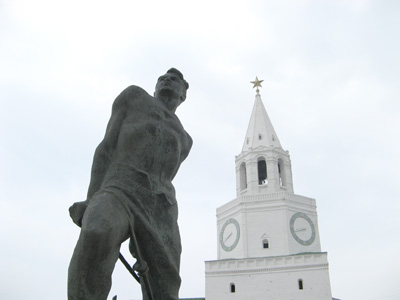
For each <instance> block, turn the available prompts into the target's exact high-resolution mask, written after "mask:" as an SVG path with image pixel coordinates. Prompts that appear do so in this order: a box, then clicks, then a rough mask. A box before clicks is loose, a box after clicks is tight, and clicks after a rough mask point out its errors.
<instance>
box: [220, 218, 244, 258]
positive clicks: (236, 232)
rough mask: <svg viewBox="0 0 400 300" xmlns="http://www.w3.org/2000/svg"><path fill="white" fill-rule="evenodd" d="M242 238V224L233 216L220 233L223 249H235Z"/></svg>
mask: <svg viewBox="0 0 400 300" xmlns="http://www.w3.org/2000/svg"><path fill="white" fill-rule="evenodd" d="M239 238H240V226H239V223H238V221H236V220H235V219H233V218H231V219H229V220H227V221H226V222H225V223H224V225H222V228H221V231H220V233H219V243H220V244H221V247H222V249H224V250H225V251H227V252H229V251H232V250H233V249H235V247H236V246H237V244H238V242H239Z"/></svg>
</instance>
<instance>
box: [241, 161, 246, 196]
mask: <svg viewBox="0 0 400 300" xmlns="http://www.w3.org/2000/svg"><path fill="white" fill-rule="evenodd" d="M239 180H240V190H241V191H243V190H245V189H247V174H246V164H245V163H242V164H241V165H240V169H239Z"/></svg>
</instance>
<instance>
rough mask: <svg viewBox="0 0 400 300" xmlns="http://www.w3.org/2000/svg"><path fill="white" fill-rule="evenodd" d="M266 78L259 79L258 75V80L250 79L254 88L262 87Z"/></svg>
mask: <svg viewBox="0 0 400 300" xmlns="http://www.w3.org/2000/svg"><path fill="white" fill-rule="evenodd" d="M263 81H264V80H258V77H257V76H256V80H255V81H250V83H252V84H254V86H253V89H254V88H255V87H257V86H259V87H262V86H261V82H263ZM257 90H258V89H257Z"/></svg>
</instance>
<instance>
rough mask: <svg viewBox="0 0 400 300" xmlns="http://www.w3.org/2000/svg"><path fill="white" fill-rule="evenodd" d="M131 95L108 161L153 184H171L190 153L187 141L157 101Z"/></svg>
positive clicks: (142, 94)
mask: <svg viewBox="0 0 400 300" xmlns="http://www.w3.org/2000/svg"><path fill="white" fill-rule="evenodd" d="M138 89H139V88H138ZM135 95H136V96H135V97H127V99H126V101H127V105H126V108H127V111H126V116H125V117H124V120H123V122H122V124H121V127H120V130H119V134H118V140H117V144H116V147H115V153H114V154H113V157H112V161H113V162H118V163H124V164H128V165H129V166H131V167H133V168H136V169H138V170H141V171H144V172H146V173H147V174H148V175H149V177H152V178H156V179H157V181H160V182H163V183H168V182H171V180H172V178H173V176H174V175H175V173H176V171H177V169H178V168H179V166H180V164H181V162H182V161H183V160H184V159H185V158H186V156H187V155H188V152H189V151H190V147H191V143H192V141H191V138H190V136H189V135H188V134H187V132H186V131H185V130H184V128H183V126H182V124H181V123H180V121H179V119H178V118H177V116H176V115H175V113H173V112H171V111H169V110H168V109H167V108H166V107H165V106H164V104H163V103H162V102H161V101H160V100H158V99H156V98H154V97H151V96H150V95H148V94H147V93H146V92H145V91H144V90H142V89H140V90H139V92H136V93H135Z"/></svg>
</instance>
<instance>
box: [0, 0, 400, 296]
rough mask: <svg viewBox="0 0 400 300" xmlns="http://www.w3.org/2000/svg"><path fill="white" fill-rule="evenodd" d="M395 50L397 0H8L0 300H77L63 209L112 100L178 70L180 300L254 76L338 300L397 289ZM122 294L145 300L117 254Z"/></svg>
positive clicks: (198, 278) (211, 245)
mask: <svg viewBox="0 0 400 300" xmlns="http://www.w3.org/2000/svg"><path fill="white" fill-rule="evenodd" d="M399 53H400V2H399V1H367V0H365V1H364V0H354V1H353V0H346V1H345V0H343V1H339V0H338V1H323V0H319V1H317V0H315V1H313V0H309V1H285V0H283V1H269V0H268V1H266V0H265V1H261V0H259V1H257V0H246V1H235V0H229V1H228V0H226V1H225V0H203V1H189V0H186V1H177V0H171V1H161V0H154V1H135V0H131V1H122V0H114V1H112V2H111V1H82V0H80V1H72V0H69V1H54V0H48V1H46V0H35V1H28V0H26V1H23V0H13V1H11V0H3V1H0V100H1V107H2V109H1V110H0V114H1V122H2V123H1V135H0V138H1V148H0V151H1V153H0V154H1V156H0V157H1V174H0V176H1V180H0V185H1V186H0V190H1V194H2V195H1V198H0V216H1V219H0V220H1V221H0V222H1V223H0V224H1V227H0V236H1V239H0V247H1V256H0V299H2V300H15V299H43V300H53V299H66V280H67V268H68V264H69V260H70V257H71V254H72V251H73V248H74V246H75V243H76V240H77V237H78V234H79V229H78V228H77V227H76V226H74V224H73V223H72V222H71V220H70V219H69V215H68V207H69V206H70V205H71V204H72V203H73V202H75V201H81V200H84V199H85V196H86V191H87V186H88V182H89V174H90V167H91V163H92V157H93V152H94V149H95V147H96V146H97V144H98V143H99V142H100V141H101V139H102V137H103V135H104V131H105V127H106V124H107V121H108V118H109V116H110V111H111V105H112V102H113V100H114V99H115V97H116V96H117V95H118V94H119V93H120V92H121V91H122V90H123V89H124V88H125V87H127V86H128V85H131V84H135V85H138V86H141V87H143V88H144V89H145V90H147V91H148V92H149V93H153V91H154V86H155V82H156V79H157V78H158V76H159V75H161V74H163V73H165V71H166V70H167V69H168V68H170V67H172V66H173V67H176V68H178V69H180V70H181V71H182V72H183V73H184V75H185V77H186V79H187V80H188V81H189V83H190V89H189V90H188V98H187V101H186V102H185V103H184V104H183V105H182V106H181V107H180V108H179V109H178V111H177V114H178V116H179V117H180V119H181V121H182V123H183V124H184V126H185V128H186V130H187V131H188V132H189V133H190V134H191V136H192V137H193V139H194V146H193V149H192V152H191V155H190V156H189V158H188V159H187V160H186V161H185V162H184V164H183V165H182V167H181V170H180V172H179V174H178V176H177V177H176V179H175V182H174V183H175V186H176V189H177V197H178V201H179V207H180V217H179V223H180V228H181V235H182V243H183V255H182V271H181V275H182V280H183V283H182V288H181V297H197V296H204V261H205V260H213V259H216V255H217V249H216V245H217V233H216V218H215V209H216V208H217V207H219V206H220V205H222V204H224V203H226V202H228V201H230V200H232V199H233V198H234V197H235V188H236V187H235V166H234V157H235V155H237V154H239V153H240V151H241V146H242V143H243V140H244V136H245V133H246V129H247V124H248V121H249V118H250V113H251V109H252V107H253V103H254V96H255V90H253V89H252V85H251V84H250V83H249V81H251V80H254V78H255V77H256V76H258V78H260V79H263V80H264V82H263V88H262V89H261V96H262V99H263V102H264V104H265V106H266V109H267V111H268V114H269V116H270V118H271V120H272V123H273V125H274V127H275V130H276V132H277V134H278V136H279V139H280V141H281V143H282V146H283V147H284V148H285V149H286V150H289V151H290V154H291V159H292V170H293V180H294V189H295V193H297V194H300V195H303V196H308V197H312V198H315V199H316V200H317V205H318V214H319V230H320V237H321V242H322V250H323V251H327V252H328V259H329V263H330V277H331V287H332V292H333V296H334V297H337V298H340V299H343V300H345V299H352V300H361V299H362V300H397V299H399V298H400V285H399V278H400V258H399V257H400V256H399V255H398V254H399V251H400V239H399V238H398V237H399V229H400V218H399V217H398V216H399V212H400V201H399V194H400V188H399V187H400V175H399V174H400V173H399V172H398V169H399V167H400V159H399V153H400V139H399V129H400V126H399V123H400V121H399V120H400V104H399V103H400V101H399V100H400V99H399V95H400V59H399ZM124 251H125V250H124ZM125 253H126V254H127V252H126V251H125ZM127 255H128V254H127ZM115 294H118V297H119V299H121V300H123V299H127V300H129V299H139V298H140V288H139V286H138V285H137V284H136V283H135V282H134V281H133V279H131V278H130V275H129V274H128V273H127V272H126V271H125V270H124V269H123V267H122V265H121V264H119V263H118V264H117V267H116V270H115V274H114V284H113V289H112V291H111V293H110V299H111V297H112V296H113V295H115Z"/></svg>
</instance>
